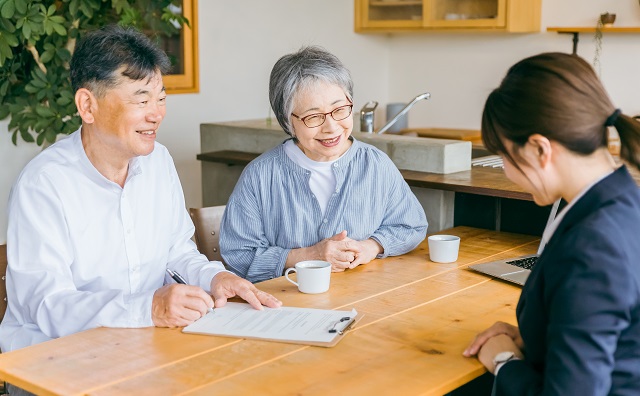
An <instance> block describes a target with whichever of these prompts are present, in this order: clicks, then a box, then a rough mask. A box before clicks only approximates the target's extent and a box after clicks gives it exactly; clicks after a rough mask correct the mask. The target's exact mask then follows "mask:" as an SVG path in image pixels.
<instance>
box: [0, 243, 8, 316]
mask: <svg viewBox="0 0 640 396" xmlns="http://www.w3.org/2000/svg"><path fill="white" fill-rule="evenodd" d="M0 279H2V281H0V322H2V318H4V311H6V310H7V245H0Z"/></svg>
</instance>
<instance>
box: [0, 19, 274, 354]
mask: <svg viewBox="0 0 640 396" xmlns="http://www.w3.org/2000/svg"><path fill="white" fill-rule="evenodd" d="M70 68H71V81H72V84H73V88H74V90H75V92H76V94H75V101H76V106H77V108H78V112H79V114H80V117H81V118H82V127H81V128H80V130H78V131H76V132H75V133H73V134H72V135H71V136H69V137H68V138H67V139H64V140H63V141H60V142H59V143H56V144H54V145H53V146H51V147H50V148H49V149H47V150H45V151H43V152H42V153H41V154H40V155H38V156H37V157H36V158H34V159H33V160H32V161H31V162H30V163H29V164H28V165H27V166H26V168H25V169H24V170H23V172H22V173H21V175H20V177H19V178H18V180H17V181H16V184H15V185H14V187H13V189H12V192H11V196H10V199H9V228H8V235H7V246H8V259H9V268H8V271H7V292H8V295H9V298H8V300H9V306H8V310H7V313H6V315H5V317H4V320H3V321H2V324H1V325H0V347H1V348H2V351H3V352H6V351H11V350H15V349H18V348H23V347H26V346H29V345H33V344H36V343H39V342H43V341H46V340H49V339H52V338H56V337H61V336H64V335H67V334H72V333H75V332H78V331H81V330H85V329H89V328H94V327H98V326H107V327H144V326H153V325H155V326H160V327H176V326H185V325H188V324H190V323H192V322H194V321H195V320H197V319H198V318H200V317H201V316H202V315H204V314H205V313H206V312H207V311H208V310H209V309H210V308H211V307H213V306H214V300H215V306H217V307H220V306H223V305H224V304H225V302H226V299H227V298H230V297H233V296H236V295H237V296H239V297H242V298H243V299H245V300H246V301H248V302H249V303H250V304H251V305H252V306H254V307H255V308H256V309H261V307H262V305H266V306H269V307H278V306H280V304H281V303H280V302H279V301H278V300H277V299H276V298H274V297H273V296H271V295H269V294H267V293H265V292H261V291H259V290H257V289H256V288H255V287H254V286H253V285H252V284H251V283H250V282H248V281H246V280H244V279H241V278H239V277H237V276H235V275H233V274H231V273H230V272H227V271H225V270H224V267H223V266H222V264H221V263H219V262H209V261H208V260H207V259H206V257H205V256H203V255H202V254H200V253H199V252H198V251H197V250H196V246H195V245H194V243H193V242H192V241H191V239H190V238H191V236H192V235H193V232H194V227H193V223H192V222H191V220H190V218H189V215H188V214H187V211H186V210H185V203H184V197H183V193H182V189H181V185H180V180H179V179H178V174H177V173H176V169H175V167H174V164H173V160H172V159H171V156H170V155H169V153H168V152H167V149H166V148H165V147H164V146H162V145H161V144H159V143H157V142H156V133H157V131H158V128H159V126H160V123H161V121H162V119H163V118H164V115H165V111H166V110H165V101H166V93H165V89H164V86H163V83H162V74H163V73H165V72H166V71H167V70H168V68H169V61H168V58H167V56H166V54H165V53H164V52H162V51H161V50H160V49H158V48H157V47H156V46H154V45H153V44H152V43H151V42H150V41H149V39H147V38H146V37H145V36H144V35H142V34H141V33H139V32H137V31H135V30H131V29H124V28H121V27H116V26H109V27H106V28H103V29H101V30H98V31H95V32H92V33H90V34H88V35H87V36H86V37H84V38H83V39H82V40H81V41H79V42H78V45H77V47H76V49H75V52H74V55H73V58H72V60H71V65H70ZM167 269H169V270H172V271H175V272H178V273H179V274H181V275H182V276H183V277H184V278H186V283H187V284H176V283H174V282H173V281H172V280H170V278H168V277H167V276H166V275H165V271H166V270H167ZM165 281H169V284H167V285H164V284H165ZM163 285H164V286H163ZM210 294H211V295H212V296H213V298H212V297H211V295H210Z"/></svg>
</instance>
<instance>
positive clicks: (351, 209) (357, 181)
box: [220, 139, 427, 282]
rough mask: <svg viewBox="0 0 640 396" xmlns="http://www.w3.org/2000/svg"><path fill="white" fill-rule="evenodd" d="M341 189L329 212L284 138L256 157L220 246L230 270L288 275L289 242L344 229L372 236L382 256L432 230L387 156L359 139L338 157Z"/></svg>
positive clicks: (232, 204) (311, 240) (253, 275)
mask: <svg viewBox="0 0 640 396" xmlns="http://www.w3.org/2000/svg"><path fill="white" fill-rule="evenodd" d="M333 169H334V172H335V175H336V182H337V183H336V190H335V191H334V193H333V195H332V196H331V198H330V199H329V204H328V206H327V209H326V212H325V216H323V215H322V212H321V210H320V206H319V204H318V201H317V200H316V199H315V197H314V196H313V193H312V192H311V189H310V188H309V176H310V172H309V171H308V170H306V169H304V168H302V167H300V166H299V165H297V164H295V163H294V162H293V161H292V160H291V159H290V158H289V157H288V156H287V155H286V153H285V151H284V145H279V146H277V147H275V148H273V149H272V150H270V151H267V152H266V153H264V154H262V155H261V156H260V157H258V158H256V159H255V160H254V161H252V162H251V163H250V164H249V165H247V167H246V168H245V170H244V172H243V173H242V175H241V176H240V180H238V184H237V185H236V187H235V189H234V191H233V193H232V194H231V197H230V198H229V202H228V204H227V208H226V210H225V213H224V216H223V218H222V226H221V232H220V251H221V253H222V258H223V259H224V261H225V263H226V264H227V266H228V268H229V270H230V271H232V272H234V273H236V274H238V275H239V276H241V277H243V278H246V279H248V280H249V281H251V282H259V281H263V280H266V279H271V278H275V277H278V276H282V273H283V271H284V266H285V261H286V259H287V256H288V254H289V251H290V250H291V249H295V248H300V247H308V246H312V245H315V244H316V243H318V242H320V241H321V240H323V239H325V238H329V237H331V236H333V235H335V234H337V233H339V232H341V231H342V230H347V236H348V237H350V238H351V239H355V240H365V239H369V238H372V239H374V240H376V241H377V242H378V243H380V245H381V246H382V247H383V248H384V253H383V254H381V255H379V256H378V257H386V256H395V255H400V254H404V253H407V252H409V251H411V250H413V249H414V248H415V247H416V246H418V244H419V243H420V242H422V240H423V239H424V238H425V235H426V233H427V218H426V216H425V213H424V210H423V209H422V206H421V205H420V203H419V202H418V200H417V198H416V197H415V195H414V194H413V193H412V192H411V190H410V189H409V186H408V185H407V183H406V182H405V181H404V179H403V178H402V175H401V174H400V172H399V171H398V169H397V168H396V166H395V164H394V163H393V162H392V161H391V159H389V157H388V156H387V155H386V154H384V153H383V152H382V151H380V150H378V149H377V148H375V147H373V146H371V145H368V144H365V143H362V142H359V141H357V140H355V139H354V140H353V144H352V146H351V147H350V148H349V150H348V151H347V152H346V153H345V155H343V156H342V158H340V159H339V160H337V161H336V162H335V163H334V164H333Z"/></svg>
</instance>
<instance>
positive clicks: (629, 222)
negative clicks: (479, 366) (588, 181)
mask: <svg viewBox="0 0 640 396" xmlns="http://www.w3.org/2000/svg"><path fill="white" fill-rule="evenodd" d="M516 314H517V317H518V325H519V327H520V333H521V335H522V339H523V340H524V344H525V351H524V353H525V359H524V360H522V361H512V362H509V363H507V364H505V365H504V366H503V367H502V369H501V370H500V373H499V375H498V376H497V377H496V382H495V389H494V391H495V393H496V394H497V395H518V396H521V395H539V394H544V395H580V396H587V395H640V191H639V189H638V186H637V185H636V183H635V182H634V180H633V179H632V178H631V176H630V175H629V173H628V171H627V169H626V168H625V167H621V168H620V169H618V170H616V171H615V172H614V173H612V174H611V175H609V176H607V177H606V178H604V179H603V180H601V181H600V182H599V183H597V184H596V185H595V186H593V187H592V188H591V189H590V190H589V191H588V192H587V193H586V194H585V195H584V196H583V197H582V198H581V199H580V200H579V201H578V202H576V203H575V205H574V206H573V207H572V208H570V210H569V212H567V214H566V216H565V217H564V219H563V220H562V221H561V223H560V224H559V226H558V228H557V229H556V231H555V233H554V234H553V236H552V237H551V240H550V241H549V243H548V244H547V246H546V248H545V249H544V252H543V253H542V255H541V256H540V258H539V260H538V263H537V264H536V266H535V267H534V269H533V271H532V272H531V275H530V276H529V279H528V280H527V282H526V284H525V286H524V288H523V289H522V295H521V296H520V301H519V303H518V308H517V310H516Z"/></svg>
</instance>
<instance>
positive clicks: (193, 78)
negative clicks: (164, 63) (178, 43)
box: [163, 0, 200, 94]
mask: <svg viewBox="0 0 640 396" xmlns="http://www.w3.org/2000/svg"><path fill="white" fill-rule="evenodd" d="M182 14H183V15H184V16H185V18H187V19H188V20H189V23H190V24H191V28H189V27H188V26H184V28H183V31H182V32H183V33H182V37H181V39H182V48H183V51H184V53H183V57H182V59H183V61H184V68H183V70H184V73H183V74H167V75H165V76H164V77H163V82H164V86H165V89H166V91H167V93H168V94H182V93H198V92H200V80H199V73H198V70H199V64H198V0H183V2H182Z"/></svg>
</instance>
